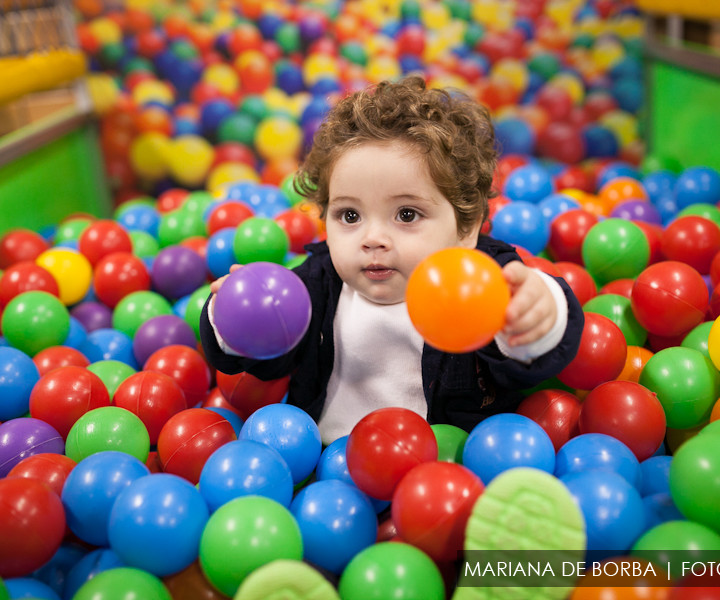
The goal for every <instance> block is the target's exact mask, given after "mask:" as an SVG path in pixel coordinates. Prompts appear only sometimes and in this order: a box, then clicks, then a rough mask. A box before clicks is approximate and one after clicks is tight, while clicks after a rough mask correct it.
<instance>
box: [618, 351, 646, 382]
mask: <svg viewBox="0 0 720 600" xmlns="http://www.w3.org/2000/svg"><path fill="white" fill-rule="evenodd" d="M652 356H653V353H652V352H650V350H648V349H647V348H643V347H642V346H628V348H627V358H626V359H625V366H624V367H623V370H622V371H621V372H620V375H618V376H617V377H616V379H619V380H621V381H634V382H635V383H638V381H639V379H640V373H642V370H643V367H645V365H646V364H647V361H649V360H650V359H651V358H652Z"/></svg>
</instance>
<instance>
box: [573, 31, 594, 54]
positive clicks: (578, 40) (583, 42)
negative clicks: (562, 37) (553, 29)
mask: <svg viewBox="0 0 720 600" xmlns="http://www.w3.org/2000/svg"><path fill="white" fill-rule="evenodd" d="M594 45H595V37H594V36H593V35H592V34H590V33H579V34H578V35H576V36H575V38H574V39H573V41H572V42H571V44H570V46H572V47H573V48H587V49H588V50H589V49H590V48H592V47H593V46H594Z"/></svg>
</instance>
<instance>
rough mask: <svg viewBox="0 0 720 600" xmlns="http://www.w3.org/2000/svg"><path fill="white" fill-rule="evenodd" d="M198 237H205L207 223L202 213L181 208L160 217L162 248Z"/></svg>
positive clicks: (159, 234)
mask: <svg viewBox="0 0 720 600" xmlns="http://www.w3.org/2000/svg"><path fill="white" fill-rule="evenodd" d="M197 235H203V236H204V235H205V221H204V219H203V215H202V213H199V212H197V211H194V210H185V209H184V208H179V209H176V210H171V211H170V212H167V213H165V214H164V215H162V216H161V217H160V226H159V227H158V241H159V242H160V247H161V248H165V247H166V246H173V245H175V244H179V243H180V242H182V241H183V240H185V239H187V238H190V237H194V236H197Z"/></svg>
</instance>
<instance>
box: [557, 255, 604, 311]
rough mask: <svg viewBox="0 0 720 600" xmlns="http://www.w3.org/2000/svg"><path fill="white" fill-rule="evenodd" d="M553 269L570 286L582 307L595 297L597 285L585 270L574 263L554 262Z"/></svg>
mask: <svg viewBox="0 0 720 600" xmlns="http://www.w3.org/2000/svg"><path fill="white" fill-rule="evenodd" d="M555 268H556V269H557V270H558V271H559V272H560V276H561V277H562V278H563V279H564V280H565V282H566V283H567V284H568V285H569V286H570V289H571V290H572V291H573V293H574V294H575V297H576V298H577V299H578V302H580V304H581V305H584V304H585V303H587V302H589V301H590V300H592V299H593V298H595V296H597V293H598V291H597V285H596V284H595V280H594V279H593V278H592V276H591V275H590V273H588V271H587V269H585V268H584V267H581V266H580V265H578V264H576V263H571V262H567V261H558V262H556V263H555Z"/></svg>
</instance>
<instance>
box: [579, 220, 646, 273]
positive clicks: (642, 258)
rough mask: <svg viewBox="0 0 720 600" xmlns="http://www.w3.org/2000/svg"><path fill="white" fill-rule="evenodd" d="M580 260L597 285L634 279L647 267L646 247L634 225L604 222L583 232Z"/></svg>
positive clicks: (641, 234)
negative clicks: (581, 259)
mask: <svg viewBox="0 0 720 600" xmlns="http://www.w3.org/2000/svg"><path fill="white" fill-rule="evenodd" d="M582 258H583V264H584V265H585V268H586V269H587V270H588V271H589V272H590V274H591V275H592V276H593V277H594V278H595V280H596V281H597V282H598V283H600V284H601V285H604V284H606V283H609V282H610V281H615V280H616V279H628V278H629V279H634V278H635V277H637V276H638V275H639V274H640V273H641V272H642V271H643V270H644V269H645V267H647V265H648V260H649V259H650V244H648V241H647V238H646V237H645V234H644V233H643V232H642V229H640V228H639V227H638V226H637V225H635V224H634V223H632V222H630V221H626V220H625V219H605V220H604V221H600V222H599V223H597V224H595V225H593V227H592V228H591V229H590V231H588V232H587V235H586V236H585V239H584V240H583V244H582Z"/></svg>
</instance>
